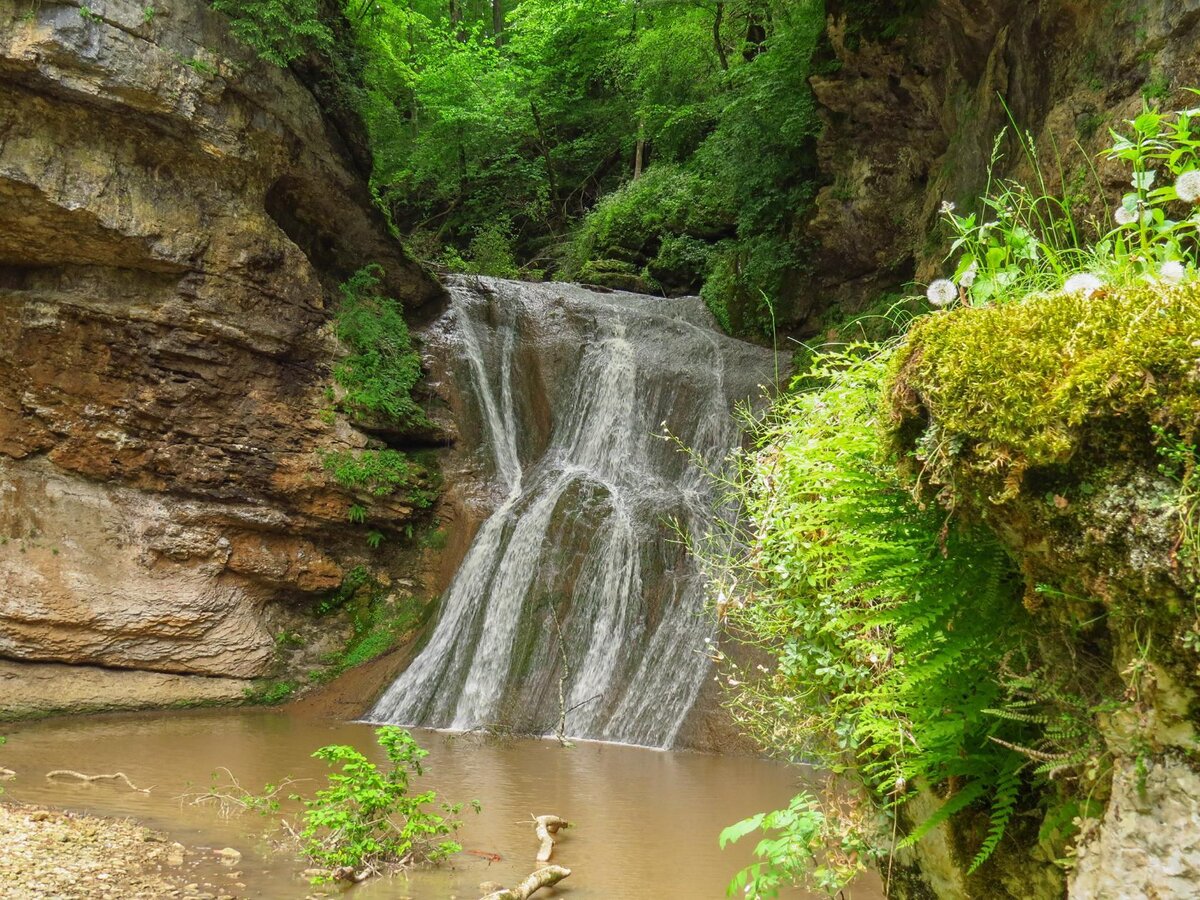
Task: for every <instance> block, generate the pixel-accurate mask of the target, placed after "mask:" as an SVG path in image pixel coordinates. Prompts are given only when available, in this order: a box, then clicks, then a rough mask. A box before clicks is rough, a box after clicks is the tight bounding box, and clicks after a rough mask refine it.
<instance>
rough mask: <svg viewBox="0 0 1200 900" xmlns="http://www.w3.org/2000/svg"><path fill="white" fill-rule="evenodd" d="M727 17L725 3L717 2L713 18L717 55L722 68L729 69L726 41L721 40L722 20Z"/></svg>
mask: <svg viewBox="0 0 1200 900" xmlns="http://www.w3.org/2000/svg"><path fill="white" fill-rule="evenodd" d="M724 18H725V4H724V3H717V14H716V17H715V18H714V19H713V43H714V44H716V47H717V57H718V58H719V59H720V60H721V68H722V69H723V70H724V71H726V72H728V71H729V57H728V56H726V55H725V42H724V41H723V40H721V22H722V21H723V20H724Z"/></svg>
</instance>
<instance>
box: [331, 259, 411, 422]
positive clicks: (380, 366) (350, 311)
mask: <svg viewBox="0 0 1200 900" xmlns="http://www.w3.org/2000/svg"><path fill="white" fill-rule="evenodd" d="M382 275H383V269H382V267H380V266H378V265H370V266H366V267H365V268H362V269H359V271H358V272H356V273H355V274H354V275H352V276H351V277H350V278H349V279H348V280H347V281H345V282H344V283H343V284H342V285H341V286H340V291H341V295H342V299H341V303H340V305H339V306H338V309H337V313H336V314H335V316H334V328H335V330H336V332H337V336H338V339H339V340H341V341H342V343H343V344H345V345H346V346H347V347H348V348H349V349H350V354H349V355H348V356H347V357H346V358H345V359H343V360H342V361H341V362H340V363H339V364H338V365H337V366H336V367H335V368H334V371H333V377H334V380H335V381H336V382H337V383H338V385H340V386H341V388H342V389H343V391H344V392H345V394H344V396H343V397H342V398H341V400H340V402H339V404H338V405H339V406H340V407H341V409H342V411H343V412H345V413H347V414H348V415H351V416H353V417H356V418H360V419H367V420H370V419H372V418H376V419H383V420H384V421H387V422H390V423H393V424H399V425H401V426H424V425H427V424H428V420H427V419H426V417H425V413H424V412H423V411H422V409H421V407H420V406H418V405H417V403H416V401H415V400H413V397H412V389H413V387H414V386H415V385H416V384H417V382H418V381H419V380H420V378H421V359H420V357H419V356H418V355H417V353H416V351H415V350H413V348H412V340H411V338H410V337H409V333H408V325H407V324H406V323H405V321H404V316H403V313H402V311H401V308H400V304H399V303H397V302H396V301H395V300H393V299H392V298H390V297H384V296H383V295H381V294H380V292H379V288H380V278H381V277H382Z"/></svg>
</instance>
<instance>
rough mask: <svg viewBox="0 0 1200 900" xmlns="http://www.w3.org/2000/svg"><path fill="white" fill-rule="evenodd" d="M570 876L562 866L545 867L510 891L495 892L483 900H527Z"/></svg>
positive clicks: (569, 872)
mask: <svg viewBox="0 0 1200 900" xmlns="http://www.w3.org/2000/svg"><path fill="white" fill-rule="evenodd" d="M570 874H571V870H570V869H564V868H563V867H562V866H546V868H544V869H538V870H537V871H536V872H534V873H533V874H532V875H530V876H529V877H528V878H526V879H525V880H524V881H522V882H521V883H520V884H518V885H517V886H516V887H515V888H513V889H512V890H506V891H496V892H495V893H494V894H488V895H487V896H486V897H484V898H483V900H529V898H530V897H532V896H533V895H534V894H535V893H537V892H538V891H540V890H541V889H542V888H544V887H550V886H551V885H554V884H558V883H559V882H560V881H562V880H563V879H564V878H566V877H567V876H568V875H570Z"/></svg>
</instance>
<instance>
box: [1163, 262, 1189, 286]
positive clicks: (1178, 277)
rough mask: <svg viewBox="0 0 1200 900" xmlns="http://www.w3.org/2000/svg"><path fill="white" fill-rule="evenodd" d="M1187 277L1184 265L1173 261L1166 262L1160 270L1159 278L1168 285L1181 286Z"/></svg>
mask: <svg viewBox="0 0 1200 900" xmlns="http://www.w3.org/2000/svg"><path fill="white" fill-rule="evenodd" d="M1185 275H1187V269H1185V268H1184V267H1183V263H1181V262H1177V261H1175V260H1171V261H1170V262H1165V263H1163V264H1162V265H1161V266H1159V268H1158V276H1159V278H1161V279H1162V280H1163V281H1165V282H1166V283H1167V284H1179V283H1180V282H1181V281H1183V279H1184V276H1185Z"/></svg>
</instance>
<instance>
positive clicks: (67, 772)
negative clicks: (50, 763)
mask: <svg viewBox="0 0 1200 900" xmlns="http://www.w3.org/2000/svg"><path fill="white" fill-rule="evenodd" d="M46 777H47V778H48V779H50V780H51V781H53V780H54V779H55V778H77V779H79V780H80V781H86V782H89V783H90V782H93V781H123V782H125V784H126V785H127V786H128V787H129V789H130V790H131V791H137V792H138V793H139V794H148V793H150V788H140V787H138V786H137V785H136V784H134V783H133V782H132V781H130V780H129V776H128V775H126V774H125V773H124V772H113V773H112V774H106V775H85V774H83V772H76V771H75V770H74V769H55V770H54V771H53V772H47V773H46Z"/></svg>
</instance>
